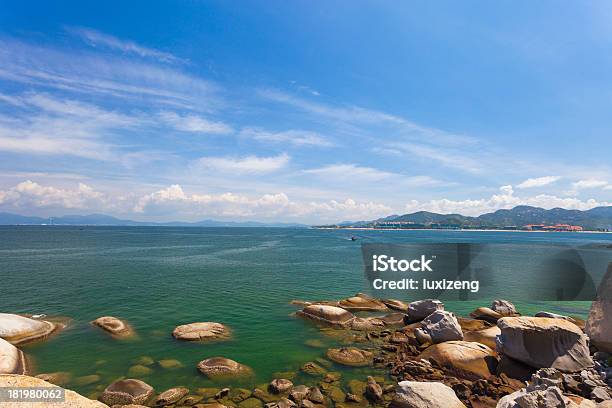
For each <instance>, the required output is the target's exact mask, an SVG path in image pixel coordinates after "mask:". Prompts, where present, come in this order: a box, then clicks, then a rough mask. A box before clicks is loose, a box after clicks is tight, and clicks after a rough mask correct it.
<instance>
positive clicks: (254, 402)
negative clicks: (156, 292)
mask: <svg viewBox="0 0 612 408" xmlns="http://www.w3.org/2000/svg"><path fill="white" fill-rule="evenodd" d="M238 406H239V407H240V408H262V407H263V402H261V401H260V400H258V399H257V398H254V397H251V398H247V399H245V400H244V401H241V402H239V403H238Z"/></svg>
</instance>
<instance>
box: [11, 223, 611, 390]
mask: <svg viewBox="0 0 612 408" xmlns="http://www.w3.org/2000/svg"><path fill="white" fill-rule="evenodd" d="M353 236H354V237H355V240H352V239H351V237H353ZM363 243H398V244H401V243H410V244H425V243H487V244H495V243H499V244H514V243H516V244H522V245H528V246H537V245H545V244H550V243H554V244H563V245H570V246H571V245H586V244H611V243H612V235H610V234H601V233H569V232H566V233H554V232H548V233H525V232H517V231H503V232H502V231H449V230H420V231H417V230H414V231H413V230H390V231H375V230H359V231H348V230H341V229H340V230H323V229H308V228H196V227H184V228H179V227H88V226H84V227H77V226H2V227H0V312H5V313H23V314H46V315H48V316H54V317H58V316H61V317H65V318H66V319H67V321H68V325H67V327H66V328H65V329H64V330H62V331H61V332H59V333H57V334H55V335H53V336H52V337H51V338H49V339H46V340H44V341H40V342H36V343H30V344H26V345H24V346H22V347H21V348H22V350H23V351H24V352H25V353H26V354H27V356H28V358H29V359H30V361H31V367H32V371H33V373H34V374H37V373H50V372H67V373H70V375H71V377H72V381H71V383H70V384H69V385H68V387H69V388H71V389H74V390H76V391H78V392H81V393H83V394H84V395H88V396H92V397H95V396H96V394H97V393H99V392H100V391H101V390H102V389H103V388H104V387H105V386H106V385H108V384H109V383H110V382H112V381H114V380H116V379H119V378H126V377H130V376H131V375H130V374H129V370H130V368H131V367H133V366H134V365H135V364H136V363H137V361H138V360H139V359H140V358H142V357H143V356H146V357H150V358H151V359H152V360H153V361H159V360H164V359H173V360H177V361H179V362H180V363H181V365H182V367H179V368H175V369H164V368H162V367H161V366H160V365H159V364H157V363H154V364H152V365H151V366H150V367H149V368H150V369H151V372H150V373H146V374H142V375H141V376H140V378H141V379H143V380H144V381H146V382H147V383H149V384H151V385H152V386H153V387H155V388H156V390H158V391H163V390H164V389H166V388H169V387H174V386H187V387H189V388H191V389H194V388H198V387H215V386H219V384H215V383H212V382H211V381H210V380H208V379H207V378H205V377H204V376H203V375H201V374H200V373H199V372H198V371H197V369H196V365H197V363H198V362H199V361H201V360H203V359H205V358H208V357H214V356H224V357H228V358H231V359H233V360H236V361H238V362H240V363H243V364H246V365H248V366H250V367H251V368H252V369H253V370H254V372H255V377H254V378H251V379H249V380H248V381H249V384H242V386H245V387H252V386H256V385H259V384H264V383H267V382H269V381H270V380H271V379H272V378H274V377H275V376H278V375H288V374H287V372H298V371H299V368H300V367H301V366H302V365H303V364H304V363H306V362H308V361H317V359H319V361H323V360H320V359H321V358H324V356H325V351H326V348H327V347H333V346H337V345H338V344H339V343H338V342H339V340H338V339H337V338H335V337H333V336H329V335H327V334H326V333H325V331H321V330H320V329H319V328H318V327H317V326H316V325H314V324H313V323H312V322H310V321H305V320H303V319H301V318H299V317H296V316H295V315H294V313H295V311H296V310H297V309H298V307H297V306H295V305H293V304H291V302H292V301H293V300H329V299H342V298H346V297H349V296H352V295H354V294H355V293H358V292H364V293H369V294H374V295H376V294H375V293H374V292H373V290H372V287H371V282H370V281H368V279H367V278H366V274H365V273H364V265H363V263H364V261H363V257H362V253H361V246H362V244H363ZM521 261H522V260H521V257H520V256H517V259H516V262H517V265H518V263H519V262H521ZM509 281H512V279H511V277H509ZM502 286H503V285H502ZM500 293H501V294H503V293H504V288H503V287H500ZM401 300H404V301H406V302H410V301H413V300H417V299H411V298H410V297H409V296H408V295H406V297H404V298H401ZM510 300H512V299H510ZM487 302H488V303H487ZM445 303H446V309H447V310H451V311H453V312H454V313H456V314H457V315H461V316H467V315H468V314H469V312H470V311H471V310H473V309H474V308H476V307H478V306H489V304H490V299H471V300H466V301H459V300H457V301H450V302H445ZM515 304H516V306H517V308H518V310H519V311H520V312H521V313H522V314H526V315H529V314H533V313H535V312H537V311H539V310H547V311H550V312H556V313H563V314H569V315H574V316H578V317H582V318H586V316H587V315H588V311H589V307H590V302H588V301H564V302H544V301H537V300H531V301H524V300H522V301H515ZM105 315H111V316H116V317H120V318H122V319H124V320H126V321H128V322H129V324H130V325H131V326H132V327H133V328H134V330H135V332H136V335H135V336H134V337H133V338H131V339H126V340H119V339H115V338H112V337H111V336H109V335H108V334H107V333H105V332H103V331H102V330H100V329H99V328H96V327H93V326H92V325H91V324H90V322H91V321H92V320H94V319H96V318H97V317H100V316H105ZM197 321H216V322H220V323H223V324H225V325H227V326H229V327H230V328H231V330H232V332H233V337H232V339H231V340H229V341H225V342H219V343H189V342H181V341H177V340H175V339H174V338H173V337H172V335H171V333H172V330H173V329H174V328H175V327H176V326H177V325H181V324H186V323H190V322H197ZM313 340H316V341H313ZM313 346H317V347H313ZM328 369H329V370H332V371H339V372H342V373H343V374H344V376H345V378H351V377H355V378H358V377H359V378H362V379H363V378H365V375H366V374H367V373H366V370H367V369H363V368H353V369H347V368H343V367H340V366H331V367H329V368H328ZM132 372H133V371H132ZM92 375H96V376H98V377H89V378H94V379H96V378H97V380H95V381H93V380H92V383H91V384H85V383H86V382H87V381H85V380H83V379H82V378H80V377H84V376H92ZM298 378H299V374H298ZM307 381H308V380H307V379H304V382H307Z"/></svg>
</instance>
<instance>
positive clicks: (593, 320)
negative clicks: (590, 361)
mask: <svg viewBox="0 0 612 408" xmlns="http://www.w3.org/2000/svg"><path fill="white" fill-rule="evenodd" d="M584 331H585V333H586V334H587V335H588V336H589V338H590V339H591V343H592V344H593V345H594V346H595V347H597V349H598V350H599V351H606V352H608V353H612V263H610V264H608V271H607V272H606V274H605V275H604V277H603V279H602V280H601V283H600V284H599V287H598V288H597V298H596V299H595V300H594V301H593V303H592V304H591V310H590V312H589V318H588V319H587V322H586V325H585V328H584Z"/></svg>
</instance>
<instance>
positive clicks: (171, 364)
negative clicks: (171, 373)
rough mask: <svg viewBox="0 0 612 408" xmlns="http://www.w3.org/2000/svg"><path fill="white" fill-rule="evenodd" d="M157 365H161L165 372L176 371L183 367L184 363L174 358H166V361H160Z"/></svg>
mask: <svg viewBox="0 0 612 408" xmlns="http://www.w3.org/2000/svg"><path fill="white" fill-rule="evenodd" d="M157 364H159V366H160V367H161V368H163V369H164V370H176V369H178V368H181V367H183V363H181V362H180V361H178V360H175V359H173V358H165V359H162V360H159V361H158V362H157Z"/></svg>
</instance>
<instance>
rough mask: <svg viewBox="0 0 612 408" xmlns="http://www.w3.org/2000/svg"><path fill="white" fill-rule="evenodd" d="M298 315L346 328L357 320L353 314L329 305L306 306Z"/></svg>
mask: <svg viewBox="0 0 612 408" xmlns="http://www.w3.org/2000/svg"><path fill="white" fill-rule="evenodd" d="M297 315H298V316H301V317H305V318H307V319H312V320H317V321H320V322H323V323H327V324H331V325H337V326H346V325H348V324H349V323H350V322H351V320H353V319H354V318H355V316H354V315H353V314H352V313H351V312H349V311H347V310H345V309H343V308H341V307H337V306H329V305H310V306H306V307H305V308H304V309H302V310H300V311H298V312H297Z"/></svg>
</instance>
